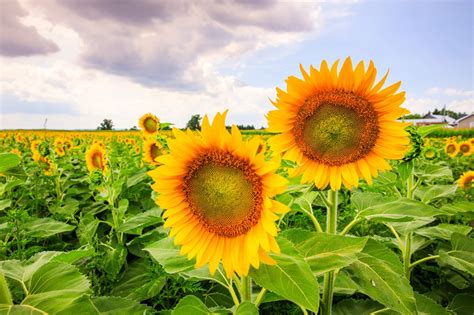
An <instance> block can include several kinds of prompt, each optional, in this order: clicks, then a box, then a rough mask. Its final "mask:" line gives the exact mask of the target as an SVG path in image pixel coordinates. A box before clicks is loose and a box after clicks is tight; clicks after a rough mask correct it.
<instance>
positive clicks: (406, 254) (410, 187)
mask: <svg viewBox="0 0 474 315" xmlns="http://www.w3.org/2000/svg"><path fill="white" fill-rule="evenodd" d="M414 173H415V167H414V165H412V167H411V170H410V176H408V179H407V188H406V190H407V198H408V199H413V193H414V192H415V189H416V187H417V186H418V184H419V181H418V182H417V183H416V185H415V184H414V182H415V174H414ZM412 234H413V233H412V232H409V233H407V235H406V236H405V247H404V248H403V249H402V253H403V266H404V270H405V277H406V278H407V279H408V280H410V274H411V268H410V266H411V243H412V238H413V235H412Z"/></svg>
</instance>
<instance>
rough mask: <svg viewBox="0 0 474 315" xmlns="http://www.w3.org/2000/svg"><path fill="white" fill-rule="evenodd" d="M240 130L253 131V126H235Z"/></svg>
mask: <svg viewBox="0 0 474 315" xmlns="http://www.w3.org/2000/svg"><path fill="white" fill-rule="evenodd" d="M237 127H238V128H239V129H240V130H255V126H254V125H237Z"/></svg>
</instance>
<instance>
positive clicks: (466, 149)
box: [459, 141, 472, 156]
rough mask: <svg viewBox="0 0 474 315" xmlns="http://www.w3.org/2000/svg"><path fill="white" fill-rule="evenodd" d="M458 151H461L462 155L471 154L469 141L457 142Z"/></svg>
mask: <svg viewBox="0 0 474 315" xmlns="http://www.w3.org/2000/svg"><path fill="white" fill-rule="evenodd" d="M459 152H461V153H462V154H463V155H464V156H467V155H471V154H472V145H471V142H470V141H463V142H461V143H459Z"/></svg>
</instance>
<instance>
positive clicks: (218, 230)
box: [148, 113, 288, 277]
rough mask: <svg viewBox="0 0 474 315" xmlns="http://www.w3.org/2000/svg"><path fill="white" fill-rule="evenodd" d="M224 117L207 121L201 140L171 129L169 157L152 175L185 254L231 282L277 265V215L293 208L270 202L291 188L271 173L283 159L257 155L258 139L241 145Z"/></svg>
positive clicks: (168, 224)
mask: <svg viewBox="0 0 474 315" xmlns="http://www.w3.org/2000/svg"><path fill="white" fill-rule="evenodd" d="M225 116H226V114H225V113H224V114H217V115H216V117H215V118H214V121H213V122H212V125H210V124H209V120H208V118H207V116H205V117H204V119H203V123H202V131H201V132H198V133H193V132H192V131H189V130H188V132H186V133H184V132H182V131H180V130H179V129H176V128H175V129H173V133H174V135H175V139H172V140H170V141H169V148H170V154H167V155H162V156H160V157H158V158H157V161H158V162H159V163H161V164H163V165H161V166H159V167H158V168H157V169H155V170H153V171H150V172H149V173H148V174H149V175H150V176H151V177H152V178H153V179H154V181H155V183H154V184H153V185H152V188H153V189H154V190H155V191H157V192H159V196H158V197H157V200H156V202H157V203H158V204H159V205H160V206H161V207H162V208H164V209H166V210H165V212H164V214H163V218H165V219H166V223H165V227H169V228H171V231H170V236H171V237H175V240H174V242H175V244H177V245H181V254H187V256H188V259H192V258H193V257H196V267H197V268H198V267H200V266H203V265H204V264H206V263H209V269H210V271H211V273H214V272H215V270H216V268H217V266H218V264H219V262H220V261H222V264H223V266H224V270H225V271H226V274H227V276H228V277H231V276H232V274H233V273H234V271H235V272H237V273H238V274H240V275H246V274H247V272H248V270H249V267H250V265H252V266H254V267H255V268H258V267H259V264H260V262H263V263H267V264H272V263H274V261H273V260H272V259H271V258H270V257H269V256H268V255H267V252H269V251H271V252H275V253H278V252H279V247H278V244H277V243H276V241H275V235H276V234H277V228H276V225H275V220H277V219H278V216H277V215H276V213H278V214H280V213H285V212H286V211H288V208H287V207H286V206H284V205H283V204H281V203H279V202H277V201H275V200H272V199H270V198H271V197H273V196H275V194H277V193H281V192H283V191H284V190H285V188H286V183H287V181H286V180H285V179H284V178H283V177H281V176H279V175H276V174H275V173H274V171H275V170H276V169H277V168H278V167H279V165H280V163H279V161H278V160H271V161H266V160H265V158H264V152H263V151H262V152H260V153H257V150H258V146H259V140H258V139H255V140H250V141H248V142H247V141H243V140H242V136H241V134H240V131H239V130H238V129H237V127H235V126H233V127H232V131H231V133H229V132H228V131H227V130H226V127H225Z"/></svg>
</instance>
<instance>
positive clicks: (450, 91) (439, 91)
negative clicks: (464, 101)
mask: <svg viewBox="0 0 474 315" xmlns="http://www.w3.org/2000/svg"><path fill="white" fill-rule="evenodd" d="M427 93H428V94H431V95H446V96H460V97H464V96H465V97H469V96H474V90H460V89H456V88H439V87H433V88H431V89H429V90H428V91H427Z"/></svg>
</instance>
